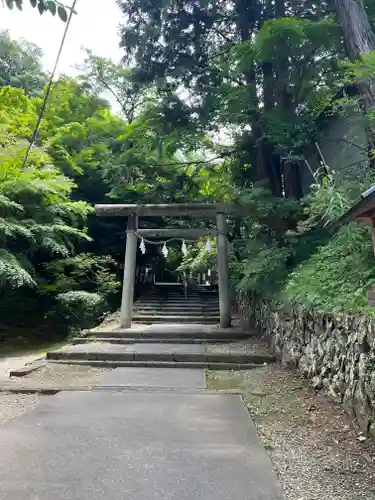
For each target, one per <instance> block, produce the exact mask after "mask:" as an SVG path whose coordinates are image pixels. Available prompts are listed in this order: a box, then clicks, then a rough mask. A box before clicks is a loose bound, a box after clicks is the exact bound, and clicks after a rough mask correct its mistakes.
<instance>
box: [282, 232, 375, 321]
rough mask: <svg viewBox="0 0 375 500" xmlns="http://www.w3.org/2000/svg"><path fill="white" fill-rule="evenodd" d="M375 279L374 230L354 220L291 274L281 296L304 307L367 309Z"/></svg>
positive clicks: (345, 309) (334, 309)
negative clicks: (359, 225) (372, 236)
mask: <svg viewBox="0 0 375 500" xmlns="http://www.w3.org/2000/svg"><path fill="white" fill-rule="evenodd" d="M374 282H375V267H374V254H373V250H372V244H371V234H370V231H369V230H368V229H367V228H361V227H358V226H357V225H355V223H352V224H350V225H349V226H348V227H345V228H343V229H342V230H341V231H340V233H339V234H337V235H336V236H335V237H333V238H332V239H331V241H329V243H328V244H327V245H324V246H322V247H321V248H319V249H318V251H317V252H316V253H315V254H314V255H312V256H311V257H310V258H309V259H308V260H307V261H305V262H303V263H302V264H301V265H299V266H298V267H297V268H296V269H295V270H294V271H293V272H292V273H291V274H290V275H289V276H288V280H287V282H286V284H285V287H284V289H283V290H282V292H281V294H280V296H279V299H280V300H281V301H284V302H287V303H289V304H293V305H295V306H297V307H300V308H307V309H317V310H324V311H328V312H330V311H350V312H358V311H363V310H365V309H367V292H368V290H369V288H370V286H371V285H372V284H373V283H374Z"/></svg>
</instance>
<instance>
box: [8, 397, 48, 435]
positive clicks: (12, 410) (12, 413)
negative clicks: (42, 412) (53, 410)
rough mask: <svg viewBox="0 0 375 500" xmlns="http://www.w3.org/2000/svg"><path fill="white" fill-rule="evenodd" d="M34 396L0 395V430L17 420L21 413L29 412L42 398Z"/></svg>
mask: <svg viewBox="0 0 375 500" xmlns="http://www.w3.org/2000/svg"><path fill="white" fill-rule="evenodd" d="M45 397H48V396H39V395H36V394H0V428H1V427H3V426H4V425H6V424H7V423H8V422H11V421H12V420H15V419H17V418H19V417H20V416H21V415H22V413H24V412H26V411H31V410H32V409H33V408H35V407H36V406H37V405H38V404H39V403H40V402H41V401H43V398H45Z"/></svg>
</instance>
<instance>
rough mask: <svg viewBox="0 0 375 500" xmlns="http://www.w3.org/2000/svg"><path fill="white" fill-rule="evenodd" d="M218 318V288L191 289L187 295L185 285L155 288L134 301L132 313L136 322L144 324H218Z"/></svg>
mask: <svg viewBox="0 0 375 500" xmlns="http://www.w3.org/2000/svg"><path fill="white" fill-rule="evenodd" d="M219 320H220V313H219V298H218V294H217V291H216V290H214V291H204V290H202V289H194V290H189V291H188V294H187V297H186V298H185V295H184V289H183V287H176V286H169V287H168V286H165V287H163V286H159V287H154V288H153V289H152V290H151V292H149V293H148V294H147V295H145V296H143V297H141V298H140V299H139V300H138V301H137V302H136V303H135V306H134V312H133V321H134V322H135V323H142V324H158V323H159V324H160V323H163V324H164V323H196V324H216V323H219Z"/></svg>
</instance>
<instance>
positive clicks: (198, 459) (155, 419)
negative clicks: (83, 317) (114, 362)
mask: <svg viewBox="0 0 375 500" xmlns="http://www.w3.org/2000/svg"><path fill="white" fill-rule="evenodd" d="M153 347H154V348H157V349H158V348H159V347H158V346H155V345H154V346H153ZM164 347H165V346H164ZM168 347H169V348H170V349H176V348H177V349H188V350H189V352H190V351H191V352H198V351H199V350H200V349H202V347H201V346H195V345H185V346H183V347H182V346H181V347H180V346H177V347H176V346H175V345H173V346H168ZM121 348H123V346H121ZM139 348H140V349H143V350H147V349H149V346H148V345H147V344H146V345H141V346H139ZM101 385H102V388H101V390H96V391H95V390H94V391H92V392H78V391H77V392H64V393H60V394H58V395H56V396H51V397H49V398H48V399H47V400H45V402H43V403H41V404H40V405H39V406H37V407H36V408H35V409H34V410H33V411H31V412H29V413H26V414H24V415H23V416H21V418H19V419H18V420H16V421H14V422H12V423H10V424H8V425H6V426H5V427H3V428H2V429H0V450H1V451H0V500H3V499H4V500H51V499H53V500H103V499H105V500H147V499H150V500H157V499H160V500H184V499H186V500H282V499H283V495H282V492H281V489H280V486H279V484H278V481H277V479H276V476H275V473H274V471H273V468H272V465H271V462H270V460H269V458H268V455H267V453H266V452H265V450H264V448H263V446H262V444H261V443H260V440H259V438H258V435H257V432H256V430H255V428H254V426H253V424H252V422H251V420H250V418H249V415H248V412H247V410H246V408H245V406H244V404H243V402H242V400H241V398H240V397H239V396H235V395H225V394H212V393H211V392H205V391H204V388H205V377H204V371H203V370H189V369H183V368H177V369H174V368H164V369H156V368H155V369H153V368H145V369H141V368H117V369H116V370H113V371H112V372H110V373H107V374H105V375H104V376H103V379H102V381H101ZM114 386H123V387H129V391H128V392H124V391H123V390H122V391H115V390H113V387H114ZM105 387H107V389H105ZM111 387H112V389H111ZM142 387H146V388H147V392H144V391H143V392H140V391H139V389H138V390H136V389H137V388H142ZM171 389H172V391H171Z"/></svg>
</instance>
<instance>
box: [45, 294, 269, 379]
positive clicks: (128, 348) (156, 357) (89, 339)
mask: <svg viewBox="0 0 375 500" xmlns="http://www.w3.org/2000/svg"><path fill="white" fill-rule="evenodd" d="M181 288H182V287H181ZM133 319H134V321H135V322H136V323H135V324H133V326H132V328H129V329H121V328H119V327H115V328H113V327H111V328H108V329H107V330H105V331H103V330H102V329H100V330H99V331H98V330H97V331H95V330H93V331H90V332H88V333H87V334H86V335H84V336H81V337H78V338H76V339H74V340H73V341H72V343H71V344H70V345H67V346H65V347H63V348H61V349H58V350H56V351H51V352H48V353H47V360H49V361H50V362H52V363H63V364H79V365H90V366H102V367H111V368H117V367H125V366H126V367H129V366H130V367H155V368H156V367H158V368H160V367H179V368H209V369H216V370H217V369H223V370H228V369H249V368H254V367H256V366H259V365H260V364H263V363H269V362H272V361H273V360H274V358H273V357H272V356H270V355H269V354H268V352H264V351H261V352H256V351H254V352H248V350H247V349H244V343H246V344H245V345H247V344H250V343H251V341H252V339H254V338H255V335H254V333H252V332H249V331H245V330H244V329H242V328H230V329H221V328H220V327H219V325H218V322H219V304H218V296H217V292H216V291H212V290H208V291H204V290H199V289H198V290H194V291H189V294H188V297H187V298H185V296H184V294H183V290H182V289H181V290H178V289H176V287H175V288H173V287H165V288H162V287H158V288H153V289H152V290H151V291H150V292H149V293H148V294H147V295H145V296H144V297H142V298H141V299H140V300H138V301H137V302H136V304H135V308H134V317H133ZM221 344H230V345H231V348H230V350H229V351H226V352H220V345H221ZM232 344H233V345H232ZM237 345H238V346H240V347H239V349H238V350H237V349H236V346H237ZM208 346H213V348H214V350H212V348H209V347H208ZM216 348H217V349H218V350H217V351H216V350H215V349H216Z"/></svg>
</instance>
